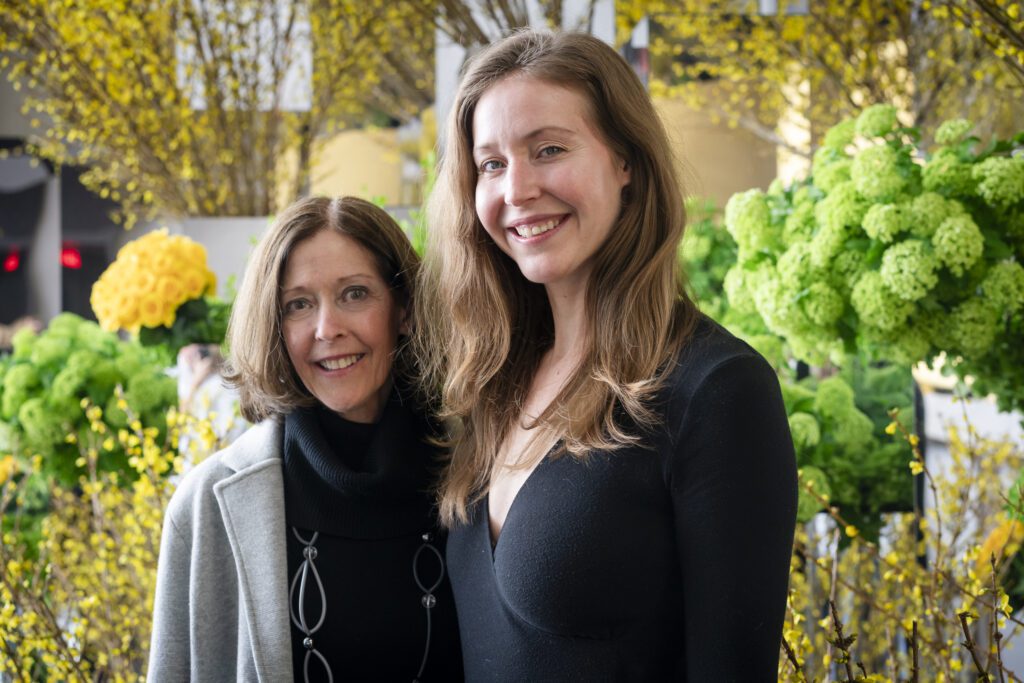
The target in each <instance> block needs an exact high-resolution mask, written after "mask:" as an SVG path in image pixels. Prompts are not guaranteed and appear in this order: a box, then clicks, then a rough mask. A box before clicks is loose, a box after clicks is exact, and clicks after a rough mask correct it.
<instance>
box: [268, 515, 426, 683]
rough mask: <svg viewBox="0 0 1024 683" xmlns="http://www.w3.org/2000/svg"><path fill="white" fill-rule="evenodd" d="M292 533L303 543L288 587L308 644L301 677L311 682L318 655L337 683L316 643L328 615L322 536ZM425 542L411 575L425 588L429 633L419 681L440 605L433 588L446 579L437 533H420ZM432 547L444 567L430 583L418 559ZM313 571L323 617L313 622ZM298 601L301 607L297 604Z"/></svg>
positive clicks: (293, 612) (291, 606) (291, 607)
mask: <svg viewBox="0 0 1024 683" xmlns="http://www.w3.org/2000/svg"><path fill="white" fill-rule="evenodd" d="M292 533H293V534H294V535H295V538H297V539H298V540H299V543H301V544H302V545H303V548H302V564H300V565H299V568H298V570H296V572H295V576H294V577H293V578H292V583H291V587H290V588H289V589H288V611H289V612H290V614H291V619H292V623H293V624H295V628H297V629H299V631H301V632H302V635H303V639H302V646H303V647H304V648H306V656H305V657H304V658H303V660H302V677H303V680H304V681H305V683H309V663H310V661H312V660H313V658H314V657H315V658H316V659H317V661H319V662H320V664H321V665H322V666H323V668H324V671H325V672H326V673H327V681H328V683H334V673H333V672H332V671H331V665H330V664H329V663H328V662H327V659H326V658H325V657H324V656H323V654H322V653H321V652H320V651H319V650H317V649H316V644H315V643H314V641H313V636H314V635H315V634H316V632H317V631H319V630H320V627H321V626H323V625H324V619H326V618H327V593H326V592H325V591H324V583H323V581H322V580H321V579H320V572H319V571H317V568H316V558H317V555H318V552H317V549H316V545H315V544H316V541H317V539H318V538H319V537H320V532H319V531H314V532H313V537H312V538H310V539H309V540H306V539H305V538H303V537H302V534H300V533H299V530H298V529H296V528H295V527H292ZM420 539H421V540H422V541H423V543H422V544H421V545H420V547H419V548H417V549H416V553H415V554H414V555H413V557H412V577H413V579H414V580H415V581H416V586H417V587H418V588H419V589H420V590H421V591H423V595H422V597H420V604H421V605H422V606H423V609H424V611H425V613H426V616H427V633H426V638H425V639H424V643H423V659H422V661H421V662H420V668H419V671H418V672H416V677H415V678H413V679H412V683H419V679H420V677H421V676H423V672H424V670H426V668H427V658H428V657H429V656H430V640H431V635H432V631H431V617H430V614H431V611H432V610H433V609H434V606H435V605H437V596H436V595H434V592H435V591H436V590H437V589H438V587H439V586H440V585H441V581H443V580H444V570H445V567H444V558H443V557H442V556H441V551H440V550H438V549H437V548H435V547H434V546H433V541H434V535H433V534H432V533H429V532H427V533H424V534H423V535H421V536H420ZM424 550H428V551H430V552H429V553H428V555H430V554H432V555H433V556H434V557H435V558H436V559H437V562H438V566H439V567H440V568H441V571H440V572H438V575H437V580H436V581H434V582H433V583H432V584H431V585H430V586H426V585H424V583H423V581H422V579H420V571H419V561H420V557H421V556H422V555H423V551H424ZM310 574H312V575H313V579H314V581H315V582H316V588H317V590H318V591H319V593H320V617H319V618H318V619H317V620H316V623H315V624H314V623H311V622H310V620H309V619H307V618H306V586H307V584H308V583H309V581H308V579H309V575H310ZM296 587H298V589H299V595H298V601H297V602H296V600H295V588H296ZM296 604H297V605H298V607H297V608H296Z"/></svg>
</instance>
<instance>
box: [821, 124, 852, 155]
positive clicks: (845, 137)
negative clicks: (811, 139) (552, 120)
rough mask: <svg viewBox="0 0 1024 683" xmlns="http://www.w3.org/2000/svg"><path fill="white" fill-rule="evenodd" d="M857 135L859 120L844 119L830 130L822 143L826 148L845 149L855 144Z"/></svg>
mask: <svg viewBox="0 0 1024 683" xmlns="http://www.w3.org/2000/svg"><path fill="white" fill-rule="evenodd" d="M856 135H857V120H856V119H852V118H851V119H843V120H842V121H840V122H839V123H837V124H836V125H834V126H832V127H831V128H829V129H828V132H827V133H825V138H824V140H822V143H823V144H824V145H825V146H826V147H831V148H833V149H845V148H846V146H847V145H849V144H850V143H851V142H853V138H854V137H856Z"/></svg>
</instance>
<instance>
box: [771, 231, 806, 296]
mask: <svg viewBox="0 0 1024 683" xmlns="http://www.w3.org/2000/svg"><path fill="white" fill-rule="evenodd" d="M775 270H776V272H778V274H779V281H780V282H781V283H782V285H783V286H784V287H787V288H789V289H799V288H801V287H804V286H806V285H807V284H808V283H809V282H810V281H811V280H813V279H814V270H815V269H814V266H813V265H812V264H811V245H810V244H809V243H808V242H797V243H796V244H794V245H793V246H791V247H790V248H789V249H787V250H786V251H785V252H783V254H782V256H780V257H779V260H778V261H777V262H776V264H775Z"/></svg>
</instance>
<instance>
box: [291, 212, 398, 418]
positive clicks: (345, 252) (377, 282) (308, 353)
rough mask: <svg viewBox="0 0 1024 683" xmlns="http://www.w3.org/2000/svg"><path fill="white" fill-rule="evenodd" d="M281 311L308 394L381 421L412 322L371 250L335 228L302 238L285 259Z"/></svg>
mask: <svg viewBox="0 0 1024 683" xmlns="http://www.w3.org/2000/svg"><path fill="white" fill-rule="evenodd" d="M281 314H282V318H281V320H282V323H281V328H282V332H283V335H284V342H285V347H286V349H287V351H288V358H289V359H290V360H291V363H292V366H293V367H294V368H295V372H296V373H297V374H298V375H299V379H301V380H302V383H303V384H304V385H305V387H306V389H308V390H309V393H311V394H312V395H313V396H314V397H316V399H317V400H319V401H320V402H321V403H323V404H324V405H325V406H327V407H328V408H330V409H331V410H333V411H334V412H336V413H338V414H339V415H341V416H342V417H344V418H345V419H347V420H350V421H352V422H374V421H376V420H377V418H378V417H380V413H381V410H382V409H383V406H384V403H385V401H386V400H387V396H388V392H389V391H390V390H391V365H392V362H393V360H394V354H395V346H396V344H397V343H398V335H399V334H405V333H407V329H406V322H405V317H406V316H405V310H404V309H403V308H402V307H401V306H399V305H398V304H397V303H396V302H395V298H394V295H393V294H392V292H391V289H390V288H389V287H388V285H387V283H386V282H384V280H383V279H382V278H381V276H380V273H379V272H378V271H377V265H376V263H375V261H374V258H373V256H372V255H371V254H370V252H369V251H367V249H366V248H365V247H363V246H362V245H361V244H359V243H358V242H357V241H355V240H354V239H352V238H350V237H346V236H344V235H340V234H338V233H337V232H335V231H333V230H321V231H320V232H318V233H316V234H315V235H313V236H312V237H310V238H308V239H305V240H303V241H301V242H299V243H298V244H296V245H295V247H294V248H293V249H292V252H291V254H290V255H289V256H288V261H287V262H286V263H285V269H284V277H283V278H282V283H281Z"/></svg>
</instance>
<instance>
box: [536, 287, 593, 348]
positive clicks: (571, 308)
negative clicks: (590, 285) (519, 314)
mask: <svg viewBox="0 0 1024 683" xmlns="http://www.w3.org/2000/svg"><path fill="white" fill-rule="evenodd" d="M546 289H547V294H548V303H549V304H550V305H551V317H552V320H553V322H554V328H555V340H554V344H552V347H551V350H550V351H549V356H550V358H551V359H552V360H554V361H556V362H558V363H559V364H560V363H561V362H569V363H571V364H573V365H575V363H576V362H577V361H578V360H579V358H580V354H581V352H582V350H583V343H584V340H585V339H586V336H587V325H586V322H587V311H586V293H587V289H586V283H582V284H578V285H575V286H554V285H549V286H548V287H547V288H546Z"/></svg>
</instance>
